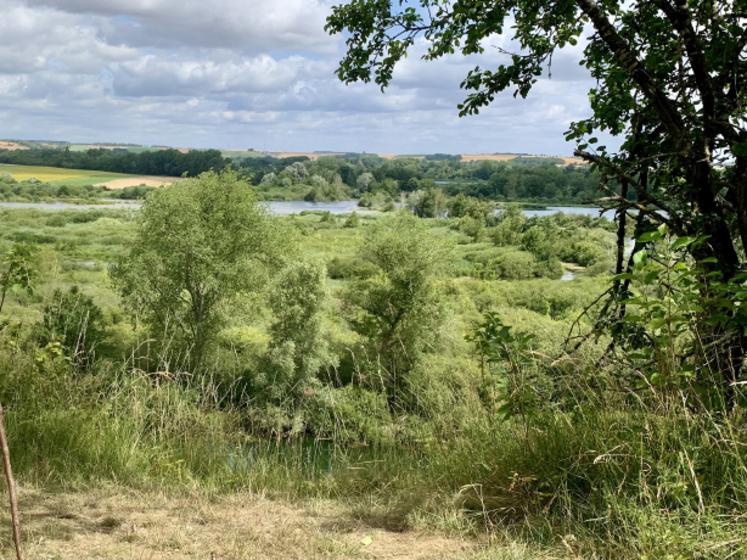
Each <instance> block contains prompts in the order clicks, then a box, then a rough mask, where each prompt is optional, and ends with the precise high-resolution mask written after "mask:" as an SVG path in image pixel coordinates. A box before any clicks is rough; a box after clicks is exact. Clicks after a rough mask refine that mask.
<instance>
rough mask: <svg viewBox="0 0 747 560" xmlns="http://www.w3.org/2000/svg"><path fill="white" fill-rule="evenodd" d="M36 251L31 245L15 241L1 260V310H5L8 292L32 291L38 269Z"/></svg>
mask: <svg viewBox="0 0 747 560" xmlns="http://www.w3.org/2000/svg"><path fill="white" fill-rule="evenodd" d="M34 257H35V251H34V248H33V247H32V246H31V245H27V244H24V243H18V242H17V243H15V244H14V245H13V246H12V247H11V248H10V249H9V250H8V251H6V252H5V253H4V254H3V255H2V259H1V260H0V311H2V310H3V306H4V304H5V300H6V298H7V296H8V293H9V292H11V291H13V290H20V291H25V292H27V293H31V292H33V290H34V282H35V280H36V277H37V270H36V266H35V263H34Z"/></svg>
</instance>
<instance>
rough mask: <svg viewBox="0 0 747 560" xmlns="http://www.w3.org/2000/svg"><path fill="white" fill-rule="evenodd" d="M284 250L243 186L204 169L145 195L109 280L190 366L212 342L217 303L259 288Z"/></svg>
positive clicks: (226, 175)
mask: <svg viewBox="0 0 747 560" xmlns="http://www.w3.org/2000/svg"><path fill="white" fill-rule="evenodd" d="M284 247H285V241H284V240H283V239H282V238H281V236H280V235H279V234H278V232H277V227H276V222H272V221H271V220H269V219H268V217H267V216H266V214H265V211H264V210H263V209H262V208H261V207H260V206H258V204H257V202H256V200H255V197H254V195H253V193H252V191H251V189H250V188H249V186H248V185H247V184H246V183H245V182H243V181H241V180H240V179H239V178H238V177H237V176H236V175H235V174H234V173H231V172H225V173H222V174H217V173H212V172H210V173H205V174H203V175H200V176H199V177H198V178H196V179H192V180H189V181H184V182H182V183H180V184H179V185H178V186H174V187H172V188H170V189H164V190H161V191H157V192H154V193H153V194H151V195H150V196H149V197H148V199H147V200H146V203H145V205H144V207H143V210H142V214H141V215H140V217H139V221H138V231H137V238H136V240H135V242H134V244H133V246H132V248H131V249H130V251H129V254H128V255H127V256H126V257H125V258H123V259H121V260H120V262H119V263H118V265H117V266H116V267H115V268H114V269H113V270H112V276H113V278H114V280H115V283H116V285H117V287H118V289H119V291H120V293H121V294H122V297H123V298H124V300H125V302H126V303H127V305H128V306H129V307H130V309H131V310H132V311H133V312H135V313H136V314H137V316H138V317H139V318H141V319H142V320H143V321H144V322H145V323H146V324H147V325H148V327H149V329H150V332H151V333H153V334H157V335H158V337H159V339H160V340H169V339H170V338H172V337H173V338H174V340H173V342H174V344H175V348H174V350H173V351H172V352H173V353H174V354H175V355H176V357H177V358H176V359H177V360H183V361H184V362H185V364H186V365H187V366H188V367H191V368H193V369H194V368H197V367H199V366H200V364H201V361H202V359H203V358H204V357H205V353H206V352H207V351H208V350H209V348H210V345H211V343H212V342H213V341H214V340H215V336H216V333H217V329H218V327H219V326H220V325H221V324H222V321H223V318H224V316H225V315H224V311H223V309H222V306H224V305H225V304H226V303H227V302H228V301H229V300H230V299H231V298H232V297H233V296H235V295H236V294H237V293H240V292H243V291H248V290H256V289H259V288H261V287H262V285H263V284H264V283H265V282H266V279H267V273H268V270H270V269H271V268H272V267H274V266H276V265H277V264H278V263H279V261H280V256H281V254H282V251H283V248H284ZM176 365H179V364H178V363H177V364H176Z"/></svg>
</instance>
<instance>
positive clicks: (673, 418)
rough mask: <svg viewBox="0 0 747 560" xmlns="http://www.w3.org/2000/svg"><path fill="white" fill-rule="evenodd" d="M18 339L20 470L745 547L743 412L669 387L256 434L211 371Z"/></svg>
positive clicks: (14, 390)
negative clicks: (170, 370) (536, 411)
mask: <svg viewBox="0 0 747 560" xmlns="http://www.w3.org/2000/svg"><path fill="white" fill-rule="evenodd" d="M24 355H25V354H22V353H20V352H14V351H12V350H8V349H5V350H3V351H2V352H0V374H1V376H0V398H2V399H3V400H4V401H5V402H7V403H8V429H9V435H10V440H11V442H13V445H12V451H11V452H12V455H13V460H14V463H15V467H16V469H17V471H18V474H19V478H20V479H21V481H22V482H24V483H33V484H40V485H45V486H50V485H51V486H71V485H72V486H76V485H81V484H91V483H96V482H98V481H102V480H110V481H115V482H117V483H121V484H126V485H131V486H138V487H144V488H148V487H156V486H157V487H159V488H162V489H163V488H172V489H175V490H177V489H179V488H183V487H194V486H199V487H201V488H204V489H208V490H213V491H228V490H235V489H247V490H250V491H254V492H259V493H264V494H268V495H270V496H282V497H284V498H291V499H295V498H303V497H309V496H314V497H334V498H337V499H341V500H347V501H349V502H350V503H351V504H354V508H355V509H356V511H357V512H358V514H359V515H361V516H378V517H379V518H378V519H377V521H378V522H381V523H383V524H386V525H387V526H391V527H396V528H399V527H405V526H408V525H410V524H413V523H428V524H431V525H437V526H440V527H446V528H449V529H453V530H460V531H484V530H488V531H498V530H500V531H502V532H504V533H505V532H507V533H508V534H510V535H513V536H514V537H515V538H519V539H520V540H523V541H527V540H531V541H532V542H535V543H539V544H542V545H546V546H558V545H559V544H562V546H565V547H566V548H568V549H569V550H572V551H573V553H574V554H576V555H578V557H584V558H586V557H589V558H672V559H679V558H683V559H684V558H726V557H731V558H739V557H743V556H744V555H745V554H747V550H746V549H745V548H744V544H743V543H744V542H747V523H745V515H744V511H745V508H744V505H745V504H747V436H746V435H745V434H747V430H746V429H745V428H746V427H747V426H745V418H744V416H743V415H742V414H736V413H735V414H732V415H728V416H724V415H712V414H708V413H697V414H696V413H694V412H693V409H692V406H691V405H689V404H688V403H687V402H686V401H684V400H680V399H677V398H674V397H677V395H676V394H675V395H672V394H670V395H666V398H665V397H664V396H658V395H649V398H646V399H630V400H627V401H623V400H621V401H620V402H618V406H616V407H614V408H611V407H609V406H608V405H606V406H597V405H594V406H591V405H589V404H588V402H584V403H579V406H578V407H577V408H573V407H567V408H568V409H567V410H565V411H561V410H555V411H552V412H545V413H542V414H541V415H539V416H536V417H534V418H533V419H532V421H531V425H529V426H527V425H525V424H524V423H523V422H521V421H519V420H517V419H512V420H503V419H499V418H497V417H491V416H490V415H488V414H476V415H475V416H474V418H473V420H472V421H471V422H469V423H467V424H465V425H463V426H462V427H461V428H460V430H458V431H454V432H453V433H451V434H449V436H448V437H445V438H443V439H438V438H430V439H428V440H425V441H415V440H408V441H402V442H400V443H399V444H394V445H384V444H382V445H372V446H368V447H365V448H355V447H351V446H340V445H336V444H335V442H334V441H332V442H330V441H325V442H319V441H317V442H314V441H309V440H307V439H306V440H305V439H302V438H299V439H297V440H295V441H293V442H278V441H268V440H265V439H260V438H256V437H254V436H252V434H250V433H248V432H246V431H245V430H243V429H242V424H241V418H242V415H241V414H240V413H239V411H238V410H235V409H227V408H226V407H225V406H224V403H220V402H218V401H217V400H216V399H215V393H214V392H213V391H212V388H211V387H209V386H208V385H204V386H202V387H199V388H188V387H186V386H184V385H181V384H179V383H175V382H173V381H169V380H165V379H159V378H157V377H154V376H149V375H146V374H144V373H142V372H138V371H123V370H117V371H102V370H99V371H98V372H96V373H94V374H92V375H80V374H75V373H74V372H72V370H70V369H69V368H68V367H67V365H66V364H65V363H64V362H62V361H60V360H54V359H51V360H47V361H46V362H45V361H44V360H41V361H40V360H39V357H38V356H37V357H36V359H33V358H28V357H27V358H24Z"/></svg>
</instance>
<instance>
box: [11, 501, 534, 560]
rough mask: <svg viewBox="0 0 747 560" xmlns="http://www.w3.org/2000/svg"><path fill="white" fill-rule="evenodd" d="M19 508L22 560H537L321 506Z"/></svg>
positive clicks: (67, 504)
mask: <svg viewBox="0 0 747 560" xmlns="http://www.w3.org/2000/svg"><path fill="white" fill-rule="evenodd" d="M6 498H7V496H6V495H4V494H3V493H0V499H2V500H3V507H1V508H0V511H1V513H0V523H2V526H1V527H0V554H1V555H2V558H11V555H12V553H11V548H10V531H9V529H8V528H9V519H8V515H7V513H6V511H5V509H6V508H5V507H4V503H5V499H6ZM20 507H21V511H22V532H23V540H24V548H25V552H26V557H27V559H28V560H34V559H45V560H53V559H54V560H73V559H75V560H78V559H89V558H91V559H94V558H95V559H125V558H126V559H158V558H166V559H186V558H202V559H206V560H228V559H231V560H233V559H273V560H275V559H304V560H306V559H317V558H325V559H342V558H360V559H389V560H393V559H415V560H425V559H444V560H446V559H456V560H468V559H469V560H476V559H478V558H480V559H487V558H496V559H505V560H509V559H517V560H518V559H525V558H529V557H531V558H537V557H536V556H534V555H532V556H526V555H525V554H526V551H525V550H523V549H521V550H520V549H513V547H511V549H510V550H509V549H505V548H501V549H500V551H498V550H495V549H493V548H490V549H488V548H486V545H485V544H484V543H482V544H481V543H480V541H478V540H476V539H473V538H467V537H465V538H462V537H453V536H447V535H442V534H437V533H432V532H425V531H419V530H407V531H398V530H395V529H391V528H389V529H388V528H386V525H387V523H386V522H383V521H382V520H377V519H376V518H373V519H371V518H368V519H363V518H361V517H360V516H355V515H354V514H352V513H350V511H349V510H346V509H345V508H343V507H342V506H340V505H339V504H336V503H333V502H327V501H314V502H308V503H303V504H289V503H283V502H278V501H273V500H269V499H266V498H263V497H260V496H256V495H249V494H233V495H229V496H222V497H219V498H210V497H206V496H204V495H194V496H181V497H174V496H166V495H164V494H158V493H145V494H143V493H137V492H134V491H129V490H122V489H101V490H97V491H94V492H92V491H85V492H79V493H48V492H42V491H39V490H32V489H22V490H21V500H20Z"/></svg>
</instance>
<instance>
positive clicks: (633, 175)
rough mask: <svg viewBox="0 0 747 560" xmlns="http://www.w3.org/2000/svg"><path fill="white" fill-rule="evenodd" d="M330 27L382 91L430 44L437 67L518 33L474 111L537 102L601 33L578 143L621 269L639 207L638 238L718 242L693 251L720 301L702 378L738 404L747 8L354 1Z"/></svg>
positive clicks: (705, 288) (590, 60)
mask: <svg viewBox="0 0 747 560" xmlns="http://www.w3.org/2000/svg"><path fill="white" fill-rule="evenodd" d="M327 29H328V30H329V31H330V32H331V33H339V32H342V31H346V32H347V39H346V42H347V53H346V54H345V55H344V57H343V59H342V61H341V63H340V66H339V68H338V76H339V77H340V79H342V80H343V81H345V82H353V81H369V80H371V79H373V80H375V82H376V83H377V84H379V85H380V86H381V87H382V88H385V87H386V86H387V85H388V84H389V82H390V81H391V79H392V75H393V72H394V68H395V65H396V63H397V62H398V61H400V60H401V59H402V58H403V57H404V56H406V54H407V52H408V50H409V49H410V48H411V47H412V46H413V45H414V44H415V41H416V39H417V38H418V37H424V38H425V40H426V41H427V45H428V50H427V52H426V54H425V55H424V57H423V58H424V59H426V60H433V59H437V58H440V57H443V56H445V55H448V54H451V53H454V52H460V53H462V54H464V55H470V54H475V53H480V52H482V51H483V50H484V49H485V45H486V43H487V41H486V39H488V38H489V37H490V36H491V35H494V34H506V33H510V34H511V39H512V40H513V41H514V42H515V44H517V46H518V49H519V52H516V53H513V54H510V56H508V57H507V62H506V64H503V65H501V66H499V67H498V68H497V69H495V70H490V69H481V68H480V67H476V68H474V69H473V70H471V71H470V72H469V73H468V74H467V76H466V77H465V79H464V81H463V82H462V84H461V85H462V87H463V88H464V89H465V90H466V91H467V92H468V94H467V95H466V98H465V100H464V102H463V103H462V104H460V105H459V110H460V114H461V115H470V114H476V113H478V112H479V111H480V109H482V108H483V107H485V106H487V105H488V104H490V103H491V102H492V101H493V99H494V98H495V96H496V95H497V94H498V93H500V92H502V91H504V90H509V89H513V90H514V95H521V96H522V97H525V96H527V95H528V94H529V93H530V91H531V89H532V87H533V86H534V84H535V83H536V81H537V79H538V77H539V76H540V75H542V74H543V72H544V69H545V68H547V67H550V66H551V62H552V56H553V53H555V52H556V51H557V50H559V49H562V48H563V47H564V46H566V45H568V44H571V45H575V44H577V42H578V41H579V40H583V39H582V35H583V34H584V33H585V30H586V29H591V30H592V34H591V36H590V37H588V38H587V40H586V45H585V48H584V51H583V57H582V60H581V62H582V63H583V64H584V65H585V66H586V68H588V69H589V71H590V73H591V75H592V76H593V77H594V78H596V80H597V84H598V85H597V86H596V87H595V88H593V89H591V91H590V92H589V98H590V104H591V116H590V117H589V118H587V119H585V120H582V121H580V122H577V123H574V124H573V125H572V126H571V127H570V130H569V132H568V136H567V138H568V139H574V140H576V141H577V142H578V150H577V154H578V155H580V156H581V157H583V158H585V159H586V160H587V161H589V162H591V163H592V164H593V165H594V166H596V167H597V168H598V170H599V172H600V174H601V188H602V190H603V191H604V192H605V194H606V195H607V196H606V203H607V204H608V205H609V206H610V207H613V208H615V209H617V216H618V219H619V239H620V242H619V243H618V247H619V252H618V259H617V272H619V273H622V272H624V271H625V270H626V269H627V270H630V267H631V265H632V261H628V264H627V266H626V265H625V263H624V259H623V249H624V234H625V229H626V221H627V219H628V211H629V210H631V209H635V210H636V211H637V217H636V218H635V219H636V221H637V233H638V234H641V233H643V232H645V231H651V230H653V229H655V228H656V226H658V225H659V224H665V225H666V226H667V227H668V229H669V231H671V232H672V233H673V234H674V235H676V236H681V237H685V238H704V239H705V242H704V243H695V244H689V245H688V247H689V258H690V259H691V260H692V262H693V264H694V266H695V267H696V268H698V269H699V270H700V271H701V272H702V274H701V275H700V278H701V282H700V296H701V297H702V298H703V299H704V301H706V302H707V304H706V305H705V307H704V309H705V312H704V313H703V316H702V318H701V325H702V326H703V327H704V328H703V330H702V331H701V332H702V333H703V335H704V336H705V338H706V344H705V345H704V346H703V348H704V349H706V351H705V353H704V354H703V353H701V354H699V355H698V356H697V358H696V359H697V364H696V366H697V368H698V371H699V372H700V373H702V374H707V373H709V372H716V373H717V374H718V376H720V381H719V382H718V384H719V385H720V387H721V389H722V390H723V392H724V394H726V395H727V398H729V393H730V392H731V389H730V387H733V385H734V383H735V381H736V378H737V377H738V376H739V372H740V370H741V368H742V364H743V361H744V352H745V348H746V347H747V339H746V338H745V328H744V325H743V324H741V323H740V322H739V321H737V320H736V317H738V316H739V315H738V314H735V313H734V311H733V309H730V308H729V306H726V307H724V305H723V304H722V302H723V301H725V300H724V299H723V294H724V291H723V290H721V289H718V290H713V289H712V286H713V284H714V282H717V283H725V284H726V285H727V287H728V286H731V288H727V290H726V291H727V293H730V294H731V296H732V297H731V299H732V300H733V299H734V298H735V297H737V296H738V294H739V293H740V292H739V286H740V284H741V282H742V279H743V274H744V267H745V252H744V251H745V248H747V119H745V106H746V105H747V50H746V49H747V11H746V10H745V4H744V2H743V1H742V0H708V1H702V2H695V1H688V0H652V1H650V2H634V3H631V2H624V1H622V0H605V1H604V2H602V1H596V0H560V1H557V0H498V1H496V0H454V1H450V2H444V1H441V0H419V1H418V2H414V1H412V2H411V1H401V2H396V3H395V2H388V1H383V2H382V1H380V0H354V1H351V2H349V3H347V4H343V5H339V6H336V7H334V8H333V10H332V14H331V15H330V17H329V19H328V21H327ZM509 30H510V31H509ZM597 131H607V132H610V133H612V134H615V135H620V136H621V137H622V140H623V142H622V145H621V147H620V149H619V150H617V151H616V152H611V151H609V150H607V148H606V147H604V146H598V145H597V143H598V142H597V138H596V137H595V136H594V134H595V133H596V132H597ZM589 146H596V148H595V149H594V150H592V151H590V150H589ZM609 181H612V183H609ZM636 252H637V251H634V254H635V253H636ZM629 290H630V282H629V281H628V280H626V281H622V279H620V280H617V281H616V282H615V283H614V285H613V290H612V291H611V292H610V293H611V294H612V300H610V302H609V304H608V305H607V306H605V311H607V312H609V313H610V314H616V316H617V317H618V318H619V319H620V320H622V318H623V316H624V310H625V304H624V302H625V300H626V299H627V298H628V297H629V294H630V291H629ZM713 293H718V294H719V296H718V297H716V298H714V297H712V296H711V294H713ZM728 300H729V296H727V297H726V301H728ZM614 306H616V309H617V310H618V312H613V311H612V308H613V307H614ZM623 331H624V330H623V329H619V330H617V331H615V332H623Z"/></svg>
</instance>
